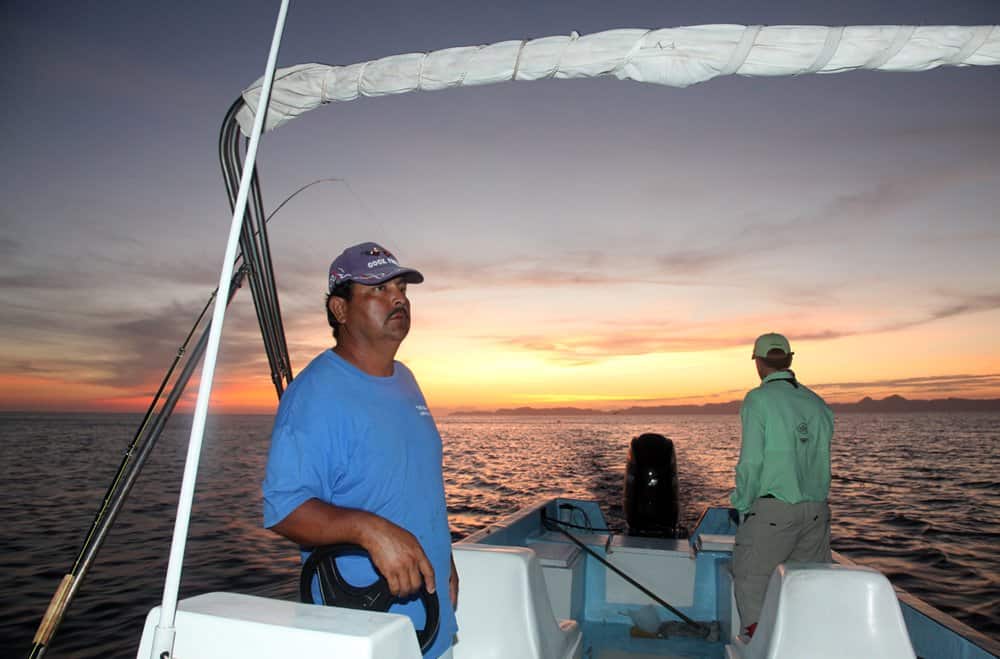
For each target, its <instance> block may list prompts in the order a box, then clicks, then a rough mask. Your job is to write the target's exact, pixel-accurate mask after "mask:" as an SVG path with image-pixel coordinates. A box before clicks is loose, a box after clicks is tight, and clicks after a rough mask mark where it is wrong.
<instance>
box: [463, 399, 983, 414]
mask: <svg viewBox="0 0 1000 659" xmlns="http://www.w3.org/2000/svg"><path fill="white" fill-rule="evenodd" d="M830 408H831V409H832V410H833V411H834V412H836V413H838V414H843V413H848V414H849V413H852V412H883V413H908V412H1000V398H937V399H929V400H909V399H907V398H903V397H902V396H898V395H892V396H887V397H885V398H883V399H881V400H876V399H874V398H871V397H870V396H865V397H864V398H862V399H861V400H859V401H858V402H856V403H830ZM739 410H740V401H738V400H732V401H729V402H727V403H707V404H705V405H652V406H633V407H626V408H622V409H618V410H590V409H585V408H581V407H546V408H538V407H516V408H503V409H498V410H494V411H492V412H454V413H453V414H451V415H449V416H494V415H504V416H583V415H587V416H594V415H616V414H630V415H640V414H651V415H652V414H736V413H738V412H739Z"/></svg>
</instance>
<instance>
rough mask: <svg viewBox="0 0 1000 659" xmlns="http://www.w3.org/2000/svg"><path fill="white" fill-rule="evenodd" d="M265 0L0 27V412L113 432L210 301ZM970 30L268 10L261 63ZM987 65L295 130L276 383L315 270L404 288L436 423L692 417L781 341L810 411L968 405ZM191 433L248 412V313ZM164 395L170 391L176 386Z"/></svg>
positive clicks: (489, 105) (662, 15)
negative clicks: (208, 412) (615, 414)
mask: <svg viewBox="0 0 1000 659" xmlns="http://www.w3.org/2000/svg"><path fill="white" fill-rule="evenodd" d="M278 4H279V3H278V2H261V1H258V0H248V1H244V2H233V3H220V2H211V3H204V2H189V1H186V2H173V3H156V4H153V3H136V2H123V1H117V0H116V1H108V2H101V3H79V2H47V3H38V2H27V1H20V0H17V1H15V2H10V3H5V12H4V13H5V18H4V20H3V21H0V38H2V39H3V43H4V44H6V46H5V53H7V55H8V57H7V58H6V59H7V61H6V66H5V67H3V69H2V71H0V82H2V84H3V87H4V89H5V90H6V93H5V94H4V97H5V99H6V103H5V110H4V113H3V121H2V122H0V143H2V144H3V154H4V157H3V158H2V159H0V191H2V199H3V204H2V206H0V309H2V313H0V335H2V337H3V357H4V358H3V360H2V361H0V410H93V411H125V410H141V409H144V407H145V405H146V404H147V401H148V397H149V395H150V393H151V392H152V391H153V390H155V387H156V385H157V384H158V383H159V380H160V378H161V376H162V373H163V372H164V370H165V369H166V367H167V366H168V365H169V363H170V361H171V359H172V358H173V356H174V354H175V353H176V351H177V348H178V346H179V345H180V342H181V341H182V340H183V338H184V336H185V334H186V333H187V331H188V329H189V327H190V325H191V323H192V322H193V320H194V318H195V317H196V316H197V314H198V312H199V311H200V310H201V307H202V306H203V305H204V303H205V300H206V299H207V297H208V295H209V293H210V292H211V291H212V289H213V288H214V287H215V285H216V282H217V278H218V271H219V268H220V266H221V259H222V252H223V248H224V246H225V240H226V235H227V231H228V223H229V210H228V204H227V201H226V196H225V192H224V190H223V187H222V180H221V175H220V173H219V170H218V163H217V154H216V144H217V131H218V128H219V126H220V124H221V121H222V119H223V116H224V114H225V112H226V110H227V109H228V107H229V105H230V104H231V103H232V101H233V100H234V99H235V98H236V96H237V95H238V94H239V92H240V91H241V90H242V89H243V88H244V87H245V86H247V85H249V84H250V83H252V82H253V81H254V80H255V79H257V78H258V77H259V76H260V75H261V74H262V72H263V67H264V63H265V60H266V57H267V48H268V45H269V43H270V38H271V31H272V29H273V21H274V18H275V16H276V13H277V7H278ZM707 23H739V24H768V25H778V24H820V25H851V24H898V23H902V24H960V25H979V24H996V23H1000V3H996V2H991V1H985V0H984V1H981V2H972V1H968V0H954V1H953V2H947V3H946V2H940V1H929V0H928V1H912V2H904V1H899V2H879V3H871V2H868V1H864V2H862V1H860V0H851V1H848V2H838V3H804V2H764V1H758V0H752V1H748V2H740V3H736V2H726V1H723V0H703V1H699V2H695V1H691V2H668V1H664V0H658V1H654V0H647V1H638V2H631V1H622V2H608V1H607V0H600V1H598V0H583V1H578V2H570V1H568V0H567V1H559V2H539V1H538V0H533V1H529V0H519V1H516V2H504V3H496V2H471V1H466V2H443V1H440V0H434V1H429V2H412V1H410V2H385V1H382V0H370V1H369V2H365V3H354V4H348V3H330V2H319V1H315V0H311V1H307V0H296V2H293V3H292V9H291V13H290V15H289V19H288V24H287V27H286V30H285V40H284V45H283V46H282V50H281V56H280V58H279V64H280V65H283V66H288V65H292V64H298V63H304V62H324V63H329V64H351V63H354V62H359V61H364V60H368V59H374V58H378V57H383V56H386V55H392V54H397V53H405V52H419V51H427V50H436V49H440V48H445V47H451V46H462V45H475V44H481V43H493V42H497V41H502V40H508V39H519V38H535V37H540V36H546V35H555V34H568V33H569V32H571V31H573V30H576V31H577V32H579V33H581V34H585V33H591V32H596V31H600V30H605V29H611V28H621V27H628V28H659V27H669V26H677V25H696V24H707ZM998 107H1000V71H998V70H996V69H995V68H993V69H978V70H974V69H956V68H950V69H940V70H935V71H930V72H926V73H908V74H900V73H895V74H892V73H876V72H861V73H847V74H839V75H829V76H803V77H799V78H776V79H747V78H737V77H728V78H720V79H717V80H714V81H710V82H708V83H704V84H701V85H696V86H694V87H691V88H688V89H671V88H666V87H655V86H648V85H640V84H637V83H630V82H618V81H615V80H597V81H545V82H535V83H510V84H505V85H496V86H490V87H481V88H475V89H464V90H458V91H445V92H432V93H422V94H409V95H404V96H395V97H387V98H377V99H362V100H359V101H355V102H352V103H346V104H342V105H337V106H327V107H323V108H320V109H318V110H316V111H314V112H313V113H311V114H309V115H307V116H305V117H303V118H302V119H300V120H298V121H296V122H292V123H291V124H289V125H287V126H285V127H282V128H280V129H279V130H277V131H274V132H273V133H269V134H268V135H267V136H265V138H264V140H263V142H262V147H261V152H260V156H259V162H258V165H259V168H260V172H261V177H262V181H263V192H264V198H265V204H266V205H267V208H268V209H273V208H274V207H276V206H277V205H278V204H279V203H280V202H281V200H283V199H284V198H285V197H286V196H288V195H289V194H291V193H292V192H293V191H295V190H296V189H298V188H299V187H301V186H303V185H305V184H307V183H309V182H311V181H314V180H317V179H327V178H336V179H339V180H340V181H339V182H328V183H321V184H318V185H315V186H313V187H312V188H310V189H309V190H308V191H306V192H305V193H303V194H301V195H299V196H298V197H296V198H295V199H294V200H293V201H292V202H291V203H289V204H288V205H287V206H286V207H285V208H284V209H283V210H282V211H281V212H280V213H279V214H278V215H277V216H276V217H275V219H274V220H273V222H272V224H271V240H272V248H273V253H274V257H275V264H276V270H277V277H278V282H279V286H280V293H281V302H282V307H283V311H284V314H285V322H286V330H287V335H288V341H289V346H290V349H291V353H292V365H293V368H294V369H295V370H296V371H298V370H300V369H301V368H303V367H304V366H305V365H306V364H307V363H308V361H309V360H310V359H312V357H313V356H314V355H315V354H316V353H318V352H319V351H320V350H322V349H324V348H325V347H329V346H330V345H331V344H332V338H331V337H330V333H329V328H328V327H327V326H326V318H325V315H324V312H323V308H322V306H323V295H324V292H325V285H326V272H327V268H328V266H329V262H330V260H331V259H332V258H333V257H334V256H336V255H337V254H338V253H339V252H340V251H341V250H342V249H343V248H344V247H345V246H347V245H349V244H353V243H356V242H360V241H363V240H375V241H378V242H380V243H382V244H384V245H385V246H386V247H388V248H389V249H391V250H392V251H394V252H395V253H396V255H397V256H398V257H399V259H400V260H401V261H402V262H403V263H404V264H406V265H410V266H412V267H415V268H418V269H420V270H421V271H422V272H423V273H424V275H425V276H426V283H424V284H422V285H420V286H414V287H413V288H411V289H410V292H411V300H412V304H413V312H414V322H413V329H412V331H411V334H410V336H409V338H408V339H407V340H406V341H405V342H404V344H403V347H402V349H401V351H400V354H399V358H400V359H401V360H402V361H404V362H406V363H407V364H408V365H409V366H410V367H411V368H412V369H413V371H414V373H415V374H416V375H417V378H418V380H419V381H420V383H421V386H422V388H423V390H424V393H425V395H426V397H427V398H428V401H429V403H430V405H431V407H432V408H433V409H434V410H435V412H438V413H442V412H450V411H454V410H470V409H494V408H497V407H512V406H522V405H526V406H534V407H544V406H554V405H559V406H562V405H573V406H579V407H596V408H600V409H614V408H621V407H627V406H631V405H657V404H669V403H705V402H723V401H729V400H735V399H739V398H741V397H742V395H743V393H744V392H745V391H746V390H747V389H748V388H751V387H753V386H755V385H756V384H757V377H756V374H755V372H754V371H753V368H752V364H751V361H750V346H751V343H752V341H753V339H754V337H755V336H756V335H757V334H760V333H762V332H766V331H779V332H783V333H785V334H786V335H787V336H788V337H789V338H790V340H791V342H792V348H793V350H794V351H795V352H796V361H795V368H796V372H797V373H798V375H799V377H800V379H801V380H802V381H803V382H805V383H807V384H809V385H811V386H813V387H814V388H815V389H816V390H817V391H818V392H819V393H821V394H822V395H824V396H826V397H827V398H828V399H829V400H833V401H843V402H846V401H854V400H857V399H859V398H861V397H862V396H865V395H871V396H874V397H882V396H885V395H889V394H894V393H895V394H901V395H903V396H906V397H908V398H940V397H946V396H959V397H968V398H987V397H990V398H994V397H1000V332H998V331H997V328H998V327H1000V267H998V263H1000V257H998V254H1000V218H998V216H997V209H998V208H1000V111H998V110H997V108H998ZM231 311H232V313H231V315H230V316H229V318H228V320H227V322H226V326H225V334H224V338H223V348H222V361H221V364H220V367H219V370H218V371H217V383H216V386H215V406H214V407H213V408H212V409H213V410H214V411H223V412H224V411H233V412H235V411H253V412H269V411H271V410H273V409H274V407H275V403H276V401H275V396H274V392H273V389H272V387H271V385H270V379H269V375H268V370H267V364H266V359H265V357H264V353H263V350H262V348H261V342H260V339H259V336H258V332H257V328H256V321H255V319H254V318H253V311H252V305H251V300H250V296H249V293H248V291H243V292H241V293H240V295H239V296H238V297H237V299H236V301H235V302H234V304H233V306H232V308H231ZM192 391H193V388H192Z"/></svg>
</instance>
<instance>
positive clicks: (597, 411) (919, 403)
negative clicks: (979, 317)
mask: <svg viewBox="0 0 1000 659" xmlns="http://www.w3.org/2000/svg"><path fill="white" fill-rule="evenodd" d="M740 404H741V401H740V400H730V401H726V402H722V403H701V404H677V405H632V406H629V407H620V408H598V407H580V406H575V405H561V406H555V407H534V406H527V405H526V406H518V407H499V408H494V409H481V408H471V409H463V408H457V409H456V408H454V407H452V406H449V405H442V406H439V407H437V409H439V410H442V411H443V412H444V413H443V414H442V415H441V417H444V418H448V417H461V416H525V415H532V416H574V415H578V416H584V415H597V416H626V415H650V416H652V415H691V414H705V415H711V414H735V413H738V412H739V407H740ZM829 405H830V408H831V409H832V410H833V411H834V412H838V413H864V412H873V413H917V412H958V413H963V412H966V413H967V412H1000V398H958V397H947V398H905V397H903V396H901V395H898V394H892V395H889V396H886V397H885V398H878V399H876V398H872V397H870V396H865V397H863V398H861V399H860V400H858V401H857V402H854V403H829ZM433 410H434V407H432V412H433ZM275 412H276V410H272V411H267V412H261V411H232V410H221V411H213V412H210V416H262V417H263V416H268V417H273V416H274V414H275ZM144 413H145V410H133V411H128V410H107V411H106V410H93V409H9V410H0V416H15V415H33V416H37V415H66V416H69V415H94V416H97V415H100V416H112V415H113V416H140V415H142V414H144ZM193 414H194V412H193V411H190V410H184V411H180V410H178V411H175V412H174V413H173V415H174V416H192V415H193Z"/></svg>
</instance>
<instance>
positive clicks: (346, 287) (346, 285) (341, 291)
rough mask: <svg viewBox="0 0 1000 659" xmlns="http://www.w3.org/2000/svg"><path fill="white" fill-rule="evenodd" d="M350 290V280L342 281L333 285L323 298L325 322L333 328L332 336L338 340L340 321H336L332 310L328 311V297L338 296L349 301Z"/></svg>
mask: <svg viewBox="0 0 1000 659" xmlns="http://www.w3.org/2000/svg"><path fill="white" fill-rule="evenodd" d="M352 292H353V291H352V288H351V282H350V281H342V282H340V283H339V284H337V285H336V286H334V287H333V290H332V291H330V292H329V293H328V294H327V296H326V300H325V306H326V322H328V323H330V327H332V328H333V338H335V339H337V340H338V341H339V340H340V323H338V322H337V317H336V316H334V315H333V312H332V311H330V298H331V297H339V298H343V299H345V300H347V301H348V302H350V301H351V293H352Z"/></svg>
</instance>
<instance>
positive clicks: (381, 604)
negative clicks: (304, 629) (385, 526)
mask: <svg viewBox="0 0 1000 659" xmlns="http://www.w3.org/2000/svg"><path fill="white" fill-rule="evenodd" d="M347 555H355V556H365V557H367V556H368V552H366V551H365V550H364V549H363V548H361V547H359V546H358V545H346V544H341V545H325V546H323V547H316V549H314V550H313V552H312V553H311V554H310V555H309V558H307V559H306V562H305V564H303V565H302V576H301V578H300V579H299V597H300V598H301V599H302V601H303V602H305V603H306V604H325V605H327V606H341V607H344V608H347V609H363V610H365V611H382V612H385V611H388V610H389V606H390V605H391V604H392V603H393V602H394V601H396V598H395V597H393V595H392V593H391V592H389V582H387V581H386V580H385V577H383V576H382V575H381V574H380V573H379V572H378V570H376V574H378V579H377V580H376V581H375V583H373V584H369V585H367V586H354V585H352V584H349V583H347V581H346V580H345V579H344V577H343V575H342V574H341V573H340V568H338V567H337V562H336V561H335V560H334V559H336V558H337V557H338V556H347ZM313 577H318V579H319V590H320V595H321V596H322V598H323V601H322V602H314V601H313V593H312V582H313ZM418 597H419V598H420V602H421V603H422V604H423V605H424V616H425V621H424V628H423V629H418V630H417V642H418V643H420V652H422V653H426V652H427V650H428V649H430V647H431V645H432V644H433V643H434V639H435V638H437V633H438V625H439V623H440V612H439V611H438V599H437V595H432V594H430V593H428V592H427V588H426V586H421V587H420V593H419V595H418Z"/></svg>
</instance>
